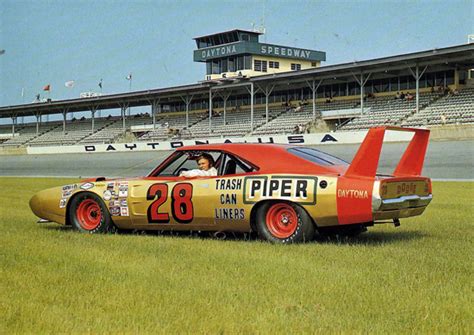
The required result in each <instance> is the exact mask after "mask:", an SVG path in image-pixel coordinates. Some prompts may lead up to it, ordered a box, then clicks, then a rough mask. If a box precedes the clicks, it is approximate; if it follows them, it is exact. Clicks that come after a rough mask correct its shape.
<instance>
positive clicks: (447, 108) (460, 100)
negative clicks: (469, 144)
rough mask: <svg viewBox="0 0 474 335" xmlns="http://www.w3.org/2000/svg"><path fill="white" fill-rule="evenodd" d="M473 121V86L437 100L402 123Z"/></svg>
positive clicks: (423, 123)
mask: <svg viewBox="0 0 474 335" xmlns="http://www.w3.org/2000/svg"><path fill="white" fill-rule="evenodd" d="M461 123H463V124H465V123H474V87H470V88H465V89H463V90H461V91H459V93H458V94H456V95H454V94H449V95H447V96H444V97H442V98H441V99H439V100H437V101H436V102H434V103H433V104H431V105H430V106H428V107H427V108H425V109H423V110H421V111H420V112H419V113H418V114H415V115H413V116H412V117H410V118H408V119H407V120H406V121H404V122H403V123H402V125H403V126H407V127H421V126H433V125H444V124H461Z"/></svg>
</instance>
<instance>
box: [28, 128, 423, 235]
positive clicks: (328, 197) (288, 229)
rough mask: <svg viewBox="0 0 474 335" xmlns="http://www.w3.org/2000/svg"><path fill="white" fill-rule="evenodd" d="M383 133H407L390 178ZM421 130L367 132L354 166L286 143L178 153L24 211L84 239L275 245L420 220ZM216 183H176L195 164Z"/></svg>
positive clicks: (50, 195) (57, 192)
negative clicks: (234, 237)
mask: <svg viewBox="0 0 474 335" xmlns="http://www.w3.org/2000/svg"><path fill="white" fill-rule="evenodd" d="M387 130H392V131H409V132H414V135H413V138H412V139H411V141H410V143H409V144H408V146H407V148H406V150H405V152H404V154H403V156H402V157H401V159H400V161H399V163H398V165H397V167H396V168H395V170H394V172H393V173H392V174H391V175H380V174H377V167H378V161H379V158H380V153H381V148H382V143H383V138H384V135H385V133H386V131H387ZM428 138H429V130H425V129H413V128H398V127H378V128H372V129H370V130H369V131H368V133H367V135H366V137H365V139H364V141H363V142H362V144H361V146H360V147H359V150H358V152H357V153H356V155H355V156H354V159H353V160H352V163H350V164H349V163H347V162H346V161H344V160H341V159H339V158H336V157H334V156H332V155H329V154H327V153H324V152H322V151H319V150H316V149H313V148H310V147H304V146H292V145H279V144H263V143H259V144H250V143H226V144H203V145H195V146H186V147H180V148H178V149H177V150H176V151H174V152H173V153H172V154H171V155H170V156H169V157H168V158H167V159H165V160H164V161H163V162H162V163H161V164H159V165H158V167H156V168H155V169H154V170H153V171H151V173H149V175H148V176H146V177H140V178H126V179H107V178H104V177H99V178H93V179H88V180H84V181H82V182H80V183H77V184H71V185H65V186H62V187H55V188H51V189H47V190H44V191H41V192H38V193H37V194H36V195H34V196H33V197H32V198H31V200H30V207H31V209H32V211H33V212H34V214H35V215H37V216H38V217H39V218H41V219H42V221H54V222H57V223H59V224H62V225H71V226H72V227H73V228H74V229H77V230H79V231H81V232H87V233H105V232H111V231H115V230H116V229H137V230H160V231H166V230H172V231H201V232H205V231H208V232H223V233H225V232H255V233H257V235H258V236H259V237H260V238H261V239H264V240H267V241H270V242H275V243H294V242H304V241H310V240H312V239H313V238H314V236H315V234H316V233H320V234H325V233H329V232H331V233H340V234H353V235H355V234H358V233H360V232H362V231H365V230H366V227H368V226H372V225H374V223H382V222H393V223H394V224H395V225H399V219H400V218H406V217H411V216H416V215H420V214H422V213H423V211H424V210H425V209H426V207H427V206H428V204H429V203H430V201H431V199H432V191H431V180H430V179H429V178H427V177H422V176H421V172H422V167H423V161H424V157H425V154H426V149H427V146H428ZM203 154H207V155H211V156H212V158H213V160H214V163H215V164H214V165H215V169H216V170H217V173H216V174H217V175H214V176H197V177H192V178H188V177H183V176H181V175H182V174H183V171H187V170H191V169H195V168H196V159H197V157H199V156H201V155H203Z"/></svg>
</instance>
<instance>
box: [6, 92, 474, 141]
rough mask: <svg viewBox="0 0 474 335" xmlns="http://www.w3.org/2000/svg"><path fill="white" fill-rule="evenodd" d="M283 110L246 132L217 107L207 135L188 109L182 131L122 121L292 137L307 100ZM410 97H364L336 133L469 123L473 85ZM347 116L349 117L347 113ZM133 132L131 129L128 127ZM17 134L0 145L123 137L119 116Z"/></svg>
mask: <svg viewBox="0 0 474 335" xmlns="http://www.w3.org/2000/svg"><path fill="white" fill-rule="evenodd" d="M293 104H294V105H293V107H292V108H288V107H285V106H281V105H279V104H273V105H271V106H270V107H269V122H268V123H266V117H265V107H263V106H262V105H257V106H256V107H255V110H254V123H253V125H254V130H253V132H251V131H250V110H249V108H248V106H244V107H242V109H241V110H236V109H235V108H229V109H228V111H227V114H226V122H225V124H224V116H223V112H222V109H216V110H215V111H214V116H213V117H212V126H211V133H209V116H208V113H206V112H203V111H191V112H190V113H189V124H188V127H187V128H186V115H185V114H184V113H161V114H158V115H157V116H156V128H155V129H150V125H151V124H152V118H151V117H150V115H149V114H139V115H133V116H129V117H127V119H126V128H127V130H130V129H131V127H133V126H144V127H143V129H136V130H135V129H134V132H135V135H136V136H137V138H138V140H139V141H149V140H160V141H162V140H169V139H173V138H183V139H186V138H207V137H216V136H218V137H223V136H246V135H264V134H289V133H294V132H295V128H296V126H298V125H302V126H303V128H305V126H306V125H308V124H309V123H310V122H312V121H313V111H312V104H311V102H310V103H308V104H305V105H301V106H300V105H299V103H298V102H293ZM415 104H416V101H415V99H413V100H410V101H407V100H401V99H394V96H393V95H391V96H378V97H375V98H370V99H367V100H366V101H365V102H364V107H365V108H367V111H366V112H364V113H363V114H361V115H360V116H358V117H354V118H353V119H350V120H349V122H346V123H344V124H343V125H342V126H340V127H339V129H338V130H340V131H354V130H365V129H368V128H370V127H374V126H381V125H402V126H409V127H419V126H436V125H443V124H465V123H474V87H466V88H464V89H461V90H460V91H459V92H457V93H456V94H454V93H451V94H449V95H445V96H439V95H438V94H437V93H421V94H420V110H419V112H418V113H415ZM354 108H360V99H357V98H354V99H351V100H336V99H334V101H333V102H331V103H326V102H325V101H318V102H317V103H316V113H317V115H320V113H321V112H323V111H338V112H341V115H343V114H344V110H348V111H349V110H352V113H353V112H354ZM347 115H350V113H348V114H347ZM134 128H135V127H134ZM10 132H11V125H2V126H0V133H2V134H9V133H10ZM15 133H17V134H19V136H15V137H12V138H2V139H1V141H2V142H3V143H0V145H1V146H3V147H10V146H21V145H31V146H47V145H71V144H77V143H81V144H82V143H112V142H114V141H116V140H117V139H118V137H119V136H122V134H123V124H122V119H121V117H119V116H115V117H110V116H109V117H107V118H96V119H95V122H94V131H92V125H91V120H90V119H87V120H85V119H84V120H75V121H68V122H67V123H66V131H65V132H63V123H62V121H52V122H43V123H42V124H41V125H40V126H39V129H38V133H37V130H36V123H29V124H19V125H16V127H15Z"/></svg>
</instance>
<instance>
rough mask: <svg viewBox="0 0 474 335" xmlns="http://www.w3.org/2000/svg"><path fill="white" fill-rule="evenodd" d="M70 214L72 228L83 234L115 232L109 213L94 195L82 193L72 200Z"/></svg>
mask: <svg viewBox="0 0 474 335" xmlns="http://www.w3.org/2000/svg"><path fill="white" fill-rule="evenodd" d="M68 213H69V214H68V215H69V222H71V225H72V227H73V228H74V229H76V230H79V231H81V232H84V233H90V234H97V233H109V232H114V231H115V226H114V224H113V223H112V219H111V217H110V214H109V211H108V210H107V208H106V207H105V205H104V202H103V201H102V199H101V198H100V197H99V196H97V195H96V194H94V193H89V192H82V193H79V194H78V195H77V196H75V197H74V198H73V199H71V204H70V206H69V211H68Z"/></svg>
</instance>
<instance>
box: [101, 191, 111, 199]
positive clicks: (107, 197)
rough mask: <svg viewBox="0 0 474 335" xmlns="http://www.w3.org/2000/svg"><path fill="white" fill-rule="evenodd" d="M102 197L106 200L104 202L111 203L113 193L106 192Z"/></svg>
mask: <svg viewBox="0 0 474 335" xmlns="http://www.w3.org/2000/svg"><path fill="white" fill-rule="evenodd" d="M102 197H103V198H104V200H106V201H109V200H110V199H112V192H111V191H110V190H105V191H104V193H103V195H102Z"/></svg>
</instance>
